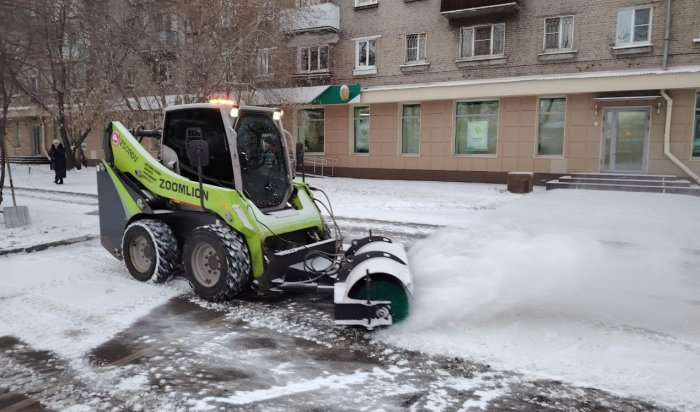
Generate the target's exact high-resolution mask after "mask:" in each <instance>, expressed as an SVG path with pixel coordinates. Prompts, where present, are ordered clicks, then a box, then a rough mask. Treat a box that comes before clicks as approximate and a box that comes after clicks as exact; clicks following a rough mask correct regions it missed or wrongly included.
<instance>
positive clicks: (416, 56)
mask: <svg viewBox="0 0 700 412" xmlns="http://www.w3.org/2000/svg"><path fill="white" fill-rule="evenodd" d="M425 60H426V59H425V33H419V34H407V35H406V63H422V62H425Z"/></svg>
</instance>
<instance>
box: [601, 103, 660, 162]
mask: <svg viewBox="0 0 700 412" xmlns="http://www.w3.org/2000/svg"><path fill="white" fill-rule="evenodd" d="M648 138H649V109H605V110H604V112H603V156H602V159H601V162H602V164H601V171H603V172H614V173H644V171H645V169H646V158H647V140H648Z"/></svg>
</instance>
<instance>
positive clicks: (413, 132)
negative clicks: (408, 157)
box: [401, 104, 420, 154]
mask: <svg viewBox="0 0 700 412" xmlns="http://www.w3.org/2000/svg"><path fill="white" fill-rule="evenodd" d="M419 148H420V105H419V104H404V105H403V106H402V108H401V154H418V151H419Z"/></svg>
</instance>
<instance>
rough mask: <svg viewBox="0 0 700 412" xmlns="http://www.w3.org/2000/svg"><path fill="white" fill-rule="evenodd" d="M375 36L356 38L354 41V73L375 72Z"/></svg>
mask: <svg viewBox="0 0 700 412" xmlns="http://www.w3.org/2000/svg"><path fill="white" fill-rule="evenodd" d="M376 47H377V38H376V37H372V38H365V39H357V40H356V41H355V72H354V74H371V73H376V72H377V68H376V61H375V51H376Z"/></svg>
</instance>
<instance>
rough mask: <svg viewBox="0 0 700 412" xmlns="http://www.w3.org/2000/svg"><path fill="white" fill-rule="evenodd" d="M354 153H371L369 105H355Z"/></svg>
mask: <svg viewBox="0 0 700 412" xmlns="http://www.w3.org/2000/svg"><path fill="white" fill-rule="evenodd" d="M353 113H354V115H353V153H369V107H368V106H357V107H353Z"/></svg>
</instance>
